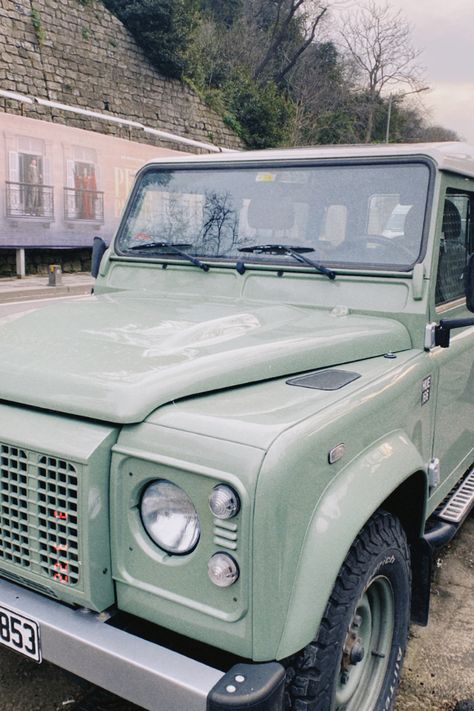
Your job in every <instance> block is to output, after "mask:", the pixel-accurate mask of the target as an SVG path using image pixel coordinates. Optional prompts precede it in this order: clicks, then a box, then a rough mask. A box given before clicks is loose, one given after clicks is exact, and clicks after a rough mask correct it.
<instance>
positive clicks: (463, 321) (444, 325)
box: [435, 318, 474, 348]
mask: <svg viewBox="0 0 474 711" xmlns="http://www.w3.org/2000/svg"><path fill="white" fill-rule="evenodd" d="M465 326H474V318H452V319H441V321H440V322H439V326H436V328H435V346H441V348H449V342H450V336H451V331H452V330H453V329H454V328H464V327H465Z"/></svg>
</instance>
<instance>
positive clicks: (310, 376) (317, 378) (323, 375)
mask: <svg viewBox="0 0 474 711" xmlns="http://www.w3.org/2000/svg"><path fill="white" fill-rule="evenodd" d="M358 378H360V373H354V372H351V371H349V370H318V371H317V372H316V373H306V375H300V376H298V377H297V378H290V379H289V380H287V381H286V383H287V385H298V386H299V387H300V388H312V389H313V390H339V389H340V388H343V387H345V386H346V385H349V383H352V382H353V381H354V380H357V379H358Z"/></svg>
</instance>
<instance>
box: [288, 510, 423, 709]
mask: <svg viewBox="0 0 474 711" xmlns="http://www.w3.org/2000/svg"><path fill="white" fill-rule="evenodd" d="M410 600H411V569H410V553H409V550H408V544H407V540H406V536H405V533H404V531H403V528H402V526H401V524H400V522H399V520H398V519H397V518H395V517H394V516H392V515H391V514H389V513H387V512H385V511H378V512H377V513H376V514H374V516H372V518H371V519H370V520H369V521H368V522H367V524H366V525H365V526H364V528H363V529H362V530H361V532H360V533H359V535H358V536H357V538H356V540H355V541H354V543H353V544H352V546H351V549H350V551H349V553H348V555H347V558H346V560H345V561H344V563H343V565H342V567H341V570H340V571H339V575H338V577H337V580H336V583H335V585H334V588H333V591H332V594H331V597H330V598H329V601H328V604H327V607H326V611H325V613H324V617H323V619H322V622H321V625H320V628H319V631H318V634H317V637H316V639H315V640H314V641H313V642H311V643H310V644H308V645H307V647H305V648H304V649H303V650H302V651H301V652H300V653H299V654H297V655H295V656H294V657H292V658H291V659H289V660H288V666H287V689H286V708H287V709H292V710H293V711H390V709H392V708H393V703H394V699H395V693H396V690H397V688H398V684H399V681H400V671H401V665H402V660H403V657H404V654H405V648H406V642H407V637H408V625H409V618H410Z"/></svg>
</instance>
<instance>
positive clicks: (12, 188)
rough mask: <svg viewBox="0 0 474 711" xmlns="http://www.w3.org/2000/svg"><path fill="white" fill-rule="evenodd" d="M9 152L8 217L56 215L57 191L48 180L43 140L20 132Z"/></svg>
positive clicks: (51, 216)
mask: <svg viewBox="0 0 474 711" xmlns="http://www.w3.org/2000/svg"><path fill="white" fill-rule="evenodd" d="M15 143H16V150H13V151H9V154H8V180H7V181H6V210H7V217H15V218H16V217H40V218H42V219H48V220H51V219H53V217H54V198H53V195H54V191H53V186H52V185H50V184H48V183H49V182H50V181H49V180H48V177H49V163H48V161H47V160H46V157H45V152H44V144H43V141H41V140H38V139H35V138H29V137H28V136H18V137H17V138H16V141H15Z"/></svg>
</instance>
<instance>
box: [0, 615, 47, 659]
mask: <svg viewBox="0 0 474 711" xmlns="http://www.w3.org/2000/svg"><path fill="white" fill-rule="evenodd" d="M0 644H3V645H5V647H10V649H14V650H15V651H16V652H20V653H21V654H24V655H25V656H26V657H29V658H30V659H33V660H34V661H35V662H38V663H39V662H41V645H40V635H39V625H38V623H37V622H35V621H34V620H30V619H29V618H28V617H23V615H19V614H18V613H17V612H13V610H9V609H8V608H7V607H1V606H0Z"/></svg>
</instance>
